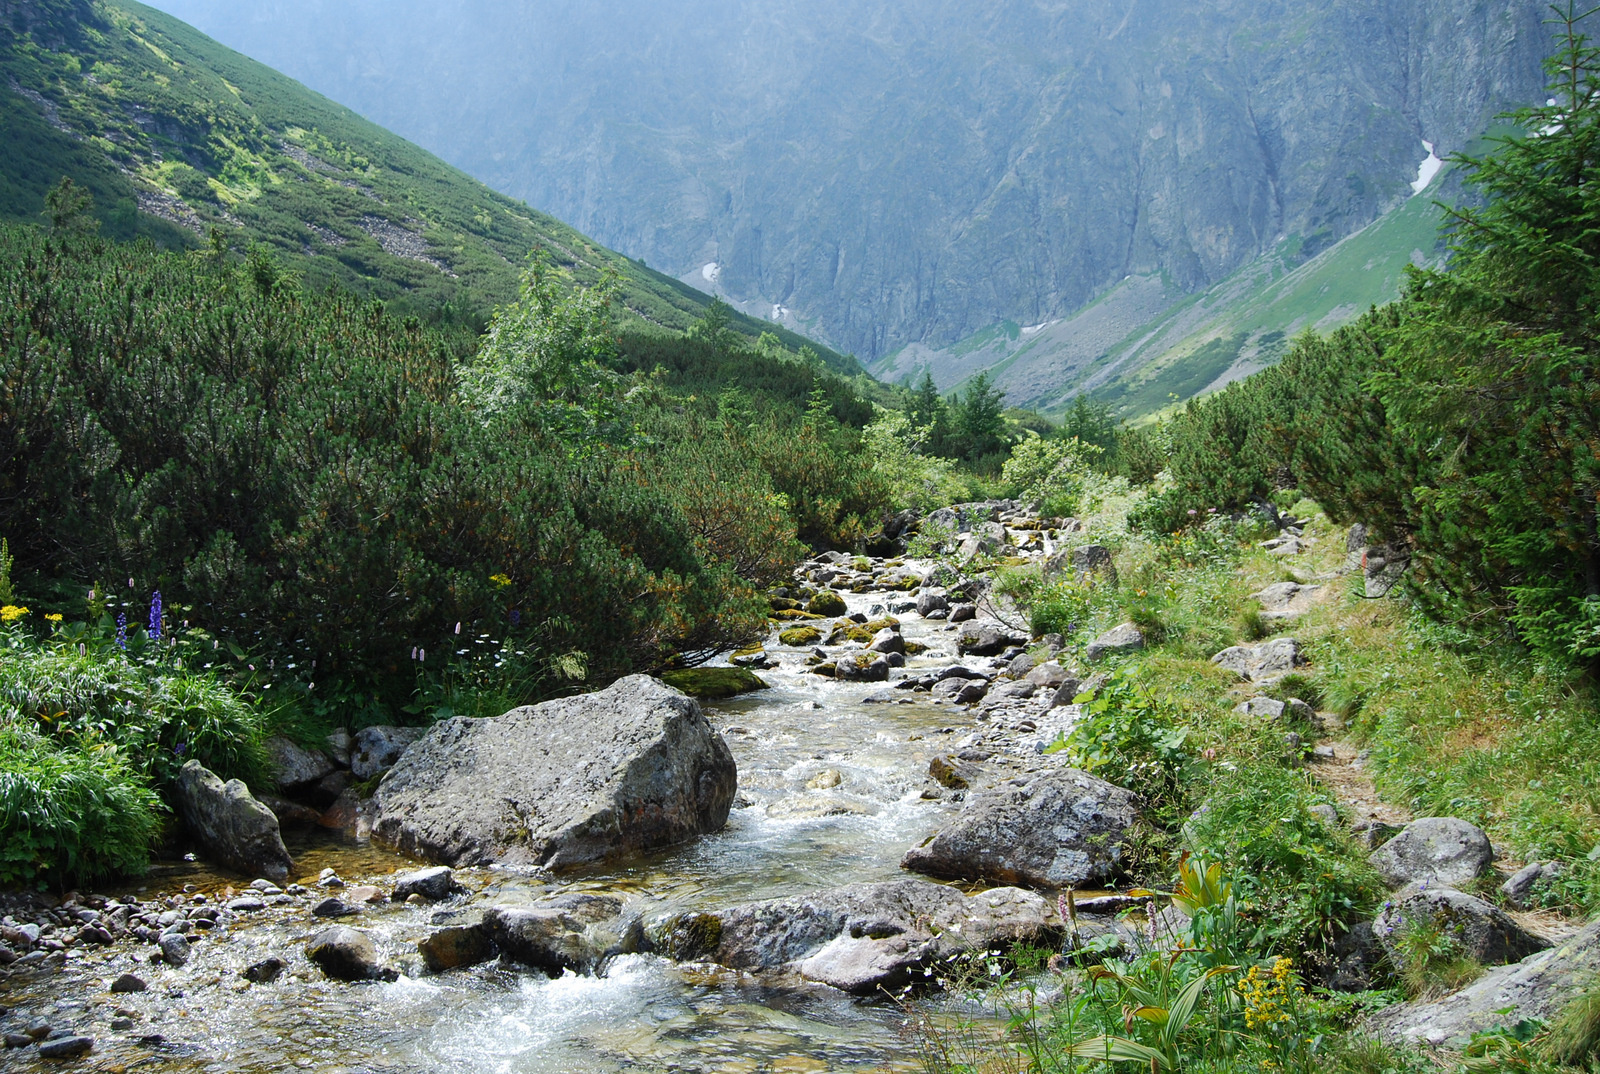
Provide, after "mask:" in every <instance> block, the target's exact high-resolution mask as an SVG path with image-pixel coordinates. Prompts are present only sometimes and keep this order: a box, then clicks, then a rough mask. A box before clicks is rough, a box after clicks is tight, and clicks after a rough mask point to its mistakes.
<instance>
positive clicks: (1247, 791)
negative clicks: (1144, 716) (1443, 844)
mask: <svg viewBox="0 0 1600 1074" xmlns="http://www.w3.org/2000/svg"><path fill="white" fill-rule="evenodd" d="M1261 734H1262V735H1263V736H1265V740H1264V741H1261V742H1259V743H1257V744H1255V745H1256V748H1257V749H1260V750H1263V751H1264V752H1265V753H1266V754H1267V756H1265V757H1262V758H1261V759H1255V758H1253V757H1251V756H1250V755H1249V753H1248V752H1247V751H1245V750H1242V749H1239V748H1238V747H1239V746H1242V745H1243V742H1242V741H1237V740H1243V739H1246V738H1247V735H1248V733H1247V732H1244V731H1243V730H1242V729H1241V733H1240V734H1239V735H1238V736H1237V739H1236V742H1237V744H1236V747H1235V749H1234V750H1233V751H1230V753H1231V754H1232V756H1231V757H1230V760H1229V763H1227V764H1213V765H1211V766H1210V768H1209V781H1208V783H1207V784H1206V785H1205V786H1204V788H1203V789H1202V790H1201V791H1200V793H1202V794H1203V800H1202V802H1201V804H1200V807H1199V809H1197V810H1196V811H1195V813H1194V815H1193V816H1191V817H1190V818H1189V819H1188V820H1187V821H1186V822H1185V823H1184V825H1183V838H1184V841H1185V843H1186V844H1187V845H1188V846H1189V847H1190V849H1192V850H1193V851H1194V852H1195V853H1196V854H1198V855H1199V856H1201V857H1203V858H1209V859H1212V860H1224V861H1227V862H1229V863H1230V864H1231V866H1232V867H1233V869H1234V871H1235V875H1236V876H1237V877H1238V883H1239V894H1240V897H1241V898H1242V899H1243V900H1245V901H1247V902H1248V903H1249V904H1250V908H1249V916H1250V918H1251V920H1253V921H1254V922H1255V923H1256V924H1257V925H1258V926H1259V927H1260V928H1261V930H1262V932H1263V935H1264V937H1265V938H1266V939H1267V940H1268V941H1270V942H1271V944H1272V945H1273V946H1274V947H1275V948H1276V949H1278V950H1314V949H1317V948H1318V947H1325V946H1327V945H1329V944H1331V943H1332V942H1333V941H1334V940H1336V939H1337V938H1338V937H1339V935H1341V934H1342V933H1343V931H1344V929H1345V928H1347V927H1348V926H1349V925H1350V924H1352V923H1354V922H1355V921H1356V920H1357V919H1358V918H1360V917H1362V916H1363V915H1368V914H1370V913H1371V911H1372V910H1373V909H1374V908H1375V907H1376V906H1377V904H1378V902H1379V901H1380V900H1381V898H1382V892H1383V885H1382V883H1381V881H1380V880H1379V879H1378V877H1377V874H1376V873H1374V872H1373V871H1372V868H1371V866H1369V865H1368V864H1367V863H1366V857H1365V855H1364V854H1362V853H1361V852H1360V850H1359V848H1357V847H1356V846H1355V845H1354V844H1353V843H1352V842H1351V841H1350V838H1349V836H1347V835H1346V834H1344V833H1343V832H1342V831H1339V830H1336V829H1334V828H1331V827H1330V826H1328V825H1327V824H1325V823H1324V822H1323V821H1322V819H1321V818H1319V817H1317V816H1316V815H1315V814H1313V813H1312V812H1311V807H1312V806H1314V805H1322V804H1329V803H1331V802H1332V796H1331V795H1330V794H1329V793H1328V791H1327V790H1326V789H1324V788H1322V787H1320V786H1319V785H1318V784H1317V783H1316V782H1315V781H1314V780H1312V779H1311V778H1309V777H1308V776H1307V775H1306V774H1305V773H1304V772H1303V771H1300V770H1297V769H1294V768H1290V767H1287V766H1285V765H1284V764H1283V763H1282V762H1281V760H1280V759H1279V758H1277V757H1275V756H1272V754H1273V753H1275V752H1276V749H1275V748H1274V746H1273V744H1272V742H1271V739H1272V738H1273V737H1274V732H1271V731H1265V732H1261Z"/></svg>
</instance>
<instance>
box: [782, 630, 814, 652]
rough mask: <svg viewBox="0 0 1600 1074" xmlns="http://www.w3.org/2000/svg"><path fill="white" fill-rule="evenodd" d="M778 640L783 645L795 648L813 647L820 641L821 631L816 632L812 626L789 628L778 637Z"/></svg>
mask: <svg viewBox="0 0 1600 1074" xmlns="http://www.w3.org/2000/svg"><path fill="white" fill-rule="evenodd" d="M778 640H779V641H781V642H783V644H785V645H793V646H796V647H799V646H804V645H815V644H816V643H817V642H819V641H821V640H822V631H820V630H818V629H817V628H816V627H814V626H797V627H790V628H789V629H788V630H785V631H783V632H782V633H781V634H779V635H778Z"/></svg>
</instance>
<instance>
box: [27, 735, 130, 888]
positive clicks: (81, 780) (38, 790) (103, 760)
mask: <svg viewBox="0 0 1600 1074" xmlns="http://www.w3.org/2000/svg"><path fill="white" fill-rule="evenodd" d="M21 719H22V718H21V717H20V716H17V715H15V714H9V715H8V714H4V713H3V712H0V886H9V885H12V884H28V883H34V882H38V883H40V884H47V883H54V884H56V885H58V886H65V885H67V884H71V883H76V882H80V881H93V880H100V879H105V878H108V877H113V876H122V875H128V874H132V873H138V872H140V871H142V870H143V869H144V867H145V865H146V864H147V862H148V860H149V848H150V845H151V843H152V842H153V841H154V839H155V837H156V835H157V833H158V831H159V829H160V823H161V819H160V812H161V806H160V802H159V800H158V799H157V798H156V796H155V794H154V793H153V792H152V791H150V790H149V788H148V787H146V786H145V785H144V782H143V780H142V779H141V778H140V776H139V774H138V773H137V772H136V771H135V770H134V769H133V768H131V767H130V766H129V765H128V763H127V761H126V760H125V759H124V756H123V754H122V753H121V752H120V751H119V750H117V749H116V748H115V747H114V746H112V745H111V744H110V743H106V742H99V741H86V742H80V743H75V744H73V745H66V746H64V745H60V744H57V743H55V742H52V741H51V740H50V739H48V738H46V737H44V736H42V735H40V734H38V733H36V732H34V731H32V730H30V729H28V728H27V727H25V726H23V725H22V722H21Z"/></svg>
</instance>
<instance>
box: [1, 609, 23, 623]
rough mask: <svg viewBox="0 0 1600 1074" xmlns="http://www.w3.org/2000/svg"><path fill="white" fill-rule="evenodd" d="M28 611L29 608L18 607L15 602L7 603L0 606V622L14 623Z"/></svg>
mask: <svg viewBox="0 0 1600 1074" xmlns="http://www.w3.org/2000/svg"><path fill="white" fill-rule="evenodd" d="M28 611H29V609H27V608H23V607H19V606H18V605H15V604H7V605H5V606H4V607H0V623H15V622H16V621H17V620H18V619H21V618H22V617H23V616H24V615H27V614H28Z"/></svg>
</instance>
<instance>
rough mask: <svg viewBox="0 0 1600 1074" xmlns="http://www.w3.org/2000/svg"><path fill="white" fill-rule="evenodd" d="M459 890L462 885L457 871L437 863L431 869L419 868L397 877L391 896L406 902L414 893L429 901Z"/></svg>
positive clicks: (446, 897) (446, 896)
mask: <svg viewBox="0 0 1600 1074" xmlns="http://www.w3.org/2000/svg"><path fill="white" fill-rule="evenodd" d="M458 890H461V886H460V885H459V884H457V883H456V879H455V873H453V872H451V871H450V869H449V868H448V867H446V866H443V865H436V866H434V867H433V868H431V869H418V870H416V871H415V872H410V873H404V874H402V875H400V876H398V877H396V878H395V882H394V894H393V895H391V896H390V898H392V899H394V901H395V902H404V901H405V900H406V899H408V898H410V897H411V896H413V895H420V896H422V897H423V898H424V899H427V900H428V901H429V902H440V901H442V900H444V899H448V898H449V897H450V896H451V895H452V894H454V893H455V892H456V891H458Z"/></svg>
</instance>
